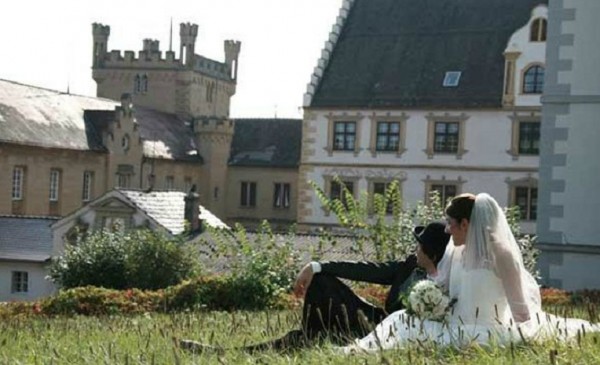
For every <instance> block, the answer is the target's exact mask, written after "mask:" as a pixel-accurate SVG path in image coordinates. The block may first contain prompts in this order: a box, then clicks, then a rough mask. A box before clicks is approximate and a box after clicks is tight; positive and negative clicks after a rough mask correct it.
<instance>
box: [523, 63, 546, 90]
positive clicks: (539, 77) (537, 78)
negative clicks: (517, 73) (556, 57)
mask: <svg viewBox="0 0 600 365" xmlns="http://www.w3.org/2000/svg"><path fill="white" fill-rule="evenodd" d="M543 90H544V67H543V66H540V65H535V66H531V67H529V68H528V69H527V70H526V71H525V73H524V74H523V94H541V93H542V91H543Z"/></svg>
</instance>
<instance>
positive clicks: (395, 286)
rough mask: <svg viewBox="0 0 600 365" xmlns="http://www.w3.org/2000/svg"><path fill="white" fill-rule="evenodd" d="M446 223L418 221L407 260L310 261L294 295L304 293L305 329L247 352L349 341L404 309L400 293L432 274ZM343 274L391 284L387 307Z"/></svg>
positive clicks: (444, 242)
mask: <svg viewBox="0 0 600 365" xmlns="http://www.w3.org/2000/svg"><path fill="white" fill-rule="evenodd" d="M445 227H446V224H445V223H443V222H433V223H430V224H428V225H427V226H417V227H415V229H414V230H413V235H414V237H415V239H416V240H417V242H418V245H417V250H416V255H411V256H409V257H408V258H407V259H406V260H405V261H389V262H381V263H377V262H354V261H324V262H311V263H309V264H307V265H306V266H304V268H303V269H302V270H301V271H300V273H299V274H298V277H297V279H296V282H295V285H294V293H295V294H296V296H298V297H301V296H304V307H303V309H302V329H299V330H293V331H290V332H288V333H287V334H286V335H285V336H283V337H282V338H279V339H276V340H274V341H270V342H266V343H261V344H258V345H252V346H247V347H245V348H244V349H245V350H247V351H251V352H252V351H262V350H267V349H274V350H285V349H293V348H299V347H306V346H309V345H310V344H311V343H314V342H318V341H319V340H322V339H323V338H325V337H328V338H330V339H331V340H333V341H334V342H339V343H347V340H348V338H357V337H363V336H364V335H366V334H368V333H369V332H370V331H371V330H372V328H373V327H374V326H375V325H377V324H378V323H379V322H381V321H382V320H383V319H384V318H385V317H386V316H387V315H388V314H390V313H392V312H394V311H396V310H399V309H402V308H403V305H402V303H401V301H399V296H400V295H401V294H404V293H406V294H408V293H407V291H408V290H409V289H410V287H411V285H412V284H413V283H414V282H415V281H418V280H421V279H425V278H426V277H430V278H434V277H435V275H436V273H437V271H436V267H437V264H438V263H439V261H440V260H441V259H442V256H443V255H444V252H445V250H446V245H447V244H448V241H449V240H450V235H449V234H447V233H446V232H445ZM340 279H347V280H351V281H361V282H368V283H375V284H382V285H391V288H390V291H389V293H388V295H387V298H386V301H385V308H379V307H377V306H374V305H373V304H371V303H368V302H367V301H365V300H364V299H363V298H361V297H359V296H358V295H356V294H355V293H354V292H353V291H352V289H350V287H348V286H347V285H346V284H344V283H343V282H342V281H341V280H340Z"/></svg>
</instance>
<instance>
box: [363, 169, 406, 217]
mask: <svg viewBox="0 0 600 365" xmlns="http://www.w3.org/2000/svg"><path fill="white" fill-rule="evenodd" d="M405 180H406V178H384V179H382V178H367V181H368V191H369V195H370V196H371V197H372V198H371V199H372V201H370V202H369V214H371V215H372V214H374V213H375V203H374V199H375V194H380V193H376V192H375V188H376V185H377V184H384V194H385V192H386V191H387V188H388V187H389V185H390V184H392V183H393V182H394V181H397V182H398V188H399V190H400V199H402V195H403V189H402V184H403V183H404V181H405ZM392 208H393V205H388V206H387V207H386V215H391V214H392V213H393V209H392Z"/></svg>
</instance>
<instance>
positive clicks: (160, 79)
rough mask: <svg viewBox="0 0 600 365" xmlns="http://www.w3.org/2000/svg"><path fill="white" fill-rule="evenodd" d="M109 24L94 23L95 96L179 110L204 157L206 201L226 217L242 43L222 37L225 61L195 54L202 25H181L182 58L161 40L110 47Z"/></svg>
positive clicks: (201, 189)
mask: <svg viewBox="0 0 600 365" xmlns="http://www.w3.org/2000/svg"><path fill="white" fill-rule="evenodd" d="M109 33H110V28H109V27H108V26H105V25H102V24H97V23H94V24H93V38H94V59H93V67H92V77H93V78H94V80H95V81H96V83H97V95H98V96H99V97H105V98H109V99H113V100H120V98H121V95H122V94H124V93H129V94H131V97H132V100H133V104H134V105H135V106H141V107H147V108H150V109H154V110H158V111H161V112H165V113H170V114H177V116H179V117H180V118H182V119H185V120H186V121H188V122H189V123H190V125H191V126H192V127H191V128H193V130H194V134H195V137H196V142H197V146H198V149H199V153H200V156H202V158H203V160H204V164H203V165H202V167H199V168H201V169H202V180H201V181H199V184H198V192H199V193H200V196H201V200H202V204H204V205H205V206H206V207H207V208H209V209H210V210H212V211H213V212H214V213H215V214H217V215H218V216H219V215H220V216H223V214H224V213H225V209H224V203H225V202H224V197H225V194H226V192H225V188H226V186H227V185H226V178H227V162H228V160H229V150H230V148H231V140H232V137H233V129H234V125H233V121H230V120H229V105H230V100H231V97H232V96H233V95H234V94H235V90H236V82H237V67H238V57H239V53H240V48H241V43H240V42H238V41H233V40H226V41H225V42H224V51H225V61H224V62H220V61H215V60H212V59H209V58H207V57H204V56H201V55H198V54H196V53H195V48H196V39H197V37H198V25H196V24H191V23H181V24H180V26H179V36H180V48H179V59H177V58H176V57H175V52H172V51H167V52H165V57H164V58H163V54H162V52H161V51H160V48H159V42H158V41H156V40H151V39H144V40H143V45H142V50H140V51H138V52H137V57H136V52H134V51H125V52H124V53H123V54H122V53H121V51H118V50H113V51H110V52H109V51H107V43H108V36H109Z"/></svg>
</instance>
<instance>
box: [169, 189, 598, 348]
mask: <svg viewBox="0 0 600 365" xmlns="http://www.w3.org/2000/svg"><path fill="white" fill-rule="evenodd" d="M445 213H446V216H447V222H446V223H445V224H444V223H441V222H433V223H430V224H428V225H427V226H425V227H422V226H419V227H416V228H415V229H414V236H415V238H416V240H417V241H418V245H417V250H416V255H413V256H410V257H408V259H406V260H405V261H403V262H386V263H373V262H322V263H317V262H312V263H309V264H307V265H306V266H305V267H304V268H303V269H302V270H301V271H300V273H299V274H298V278H297V279H296V283H295V287H294V291H295V293H296V294H297V295H304V308H303V311H302V329H299V330H295V331H291V332H289V333H287V334H286V335H285V336H283V337H282V338H279V339H276V340H273V341H270V342H267V343H262V344H257V345H252V346H247V347H244V348H242V349H243V350H246V351H250V352H254V351H262V350H268V349H273V350H289V349H297V348H302V347H307V346H310V345H312V344H315V343H319V342H320V341H322V340H323V339H325V338H327V339H329V340H331V341H333V342H334V343H337V344H339V345H345V346H343V347H340V348H339V350H340V351H342V352H345V353H354V352H374V351H380V350H386V349H393V348H399V347H402V346H404V345H406V344H408V343H411V342H416V341H419V342H420V343H423V342H429V343H433V344H437V345H441V346H454V347H462V346H465V345H469V344H474V343H476V344H480V345H487V344H492V343H495V344H500V345H503V344H509V343H517V342H523V341H530V340H544V339H548V338H559V339H562V340H567V339H569V338H573V337H575V336H578V335H581V334H582V331H585V332H593V331H600V326H599V325H598V324H591V323H590V322H588V321H584V320H580V319H574V318H558V317H556V316H553V315H551V314H548V313H545V312H543V311H542V308H541V299H540V292H539V286H538V284H537V282H536V281H535V279H534V278H533V277H532V276H531V274H530V273H529V272H528V271H527V270H526V269H525V267H524V265H523V258H522V254H521V250H520V248H519V246H518V245H517V242H516V240H515V237H514V236H513V234H512V232H511V230H510V227H509V225H508V222H507V220H506V217H505V215H504V212H503V211H502V209H501V208H500V206H499V205H498V203H497V202H496V201H495V200H494V199H493V198H492V197H491V196H489V195H488V194H485V193H484V194H479V195H477V196H475V195H473V194H462V195H460V196H457V197H455V198H454V199H452V200H451V202H450V204H449V205H448V207H447V208H446V210H445ZM450 238H452V239H450ZM339 278H342V279H348V280H354V281H363V282H370V283H376V284H384V285H391V289H390V291H389V294H388V296H387V299H386V302H385V309H382V308H378V307H376V306H373V305H371V304H370V303H367V302H366V301H364V300H363V299H362V298H360V297H359V296H357V295H356V294H354V293H353V292H352V290H351V289H350V288H349V287H348V286H347V285H345V284H344V283H343V282H342V281H340V280H339ZM423 280H425V281H423ZM417 282H418V283H417ZM415 283H417V284H416V285H415ZM434 284H435V285H434ZM402 296H405V297H406V298H408V300H399V298H400V297H402ZM180 345H181V347H183V348H186V349H189V350H192V351H203V350H206V349H208V348H209V347H207V346H204V345H202V344H199V343H197V342H194V341H189V340H184V341H181V342H180ZM213 349H214V348H213Z"/></svg>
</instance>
